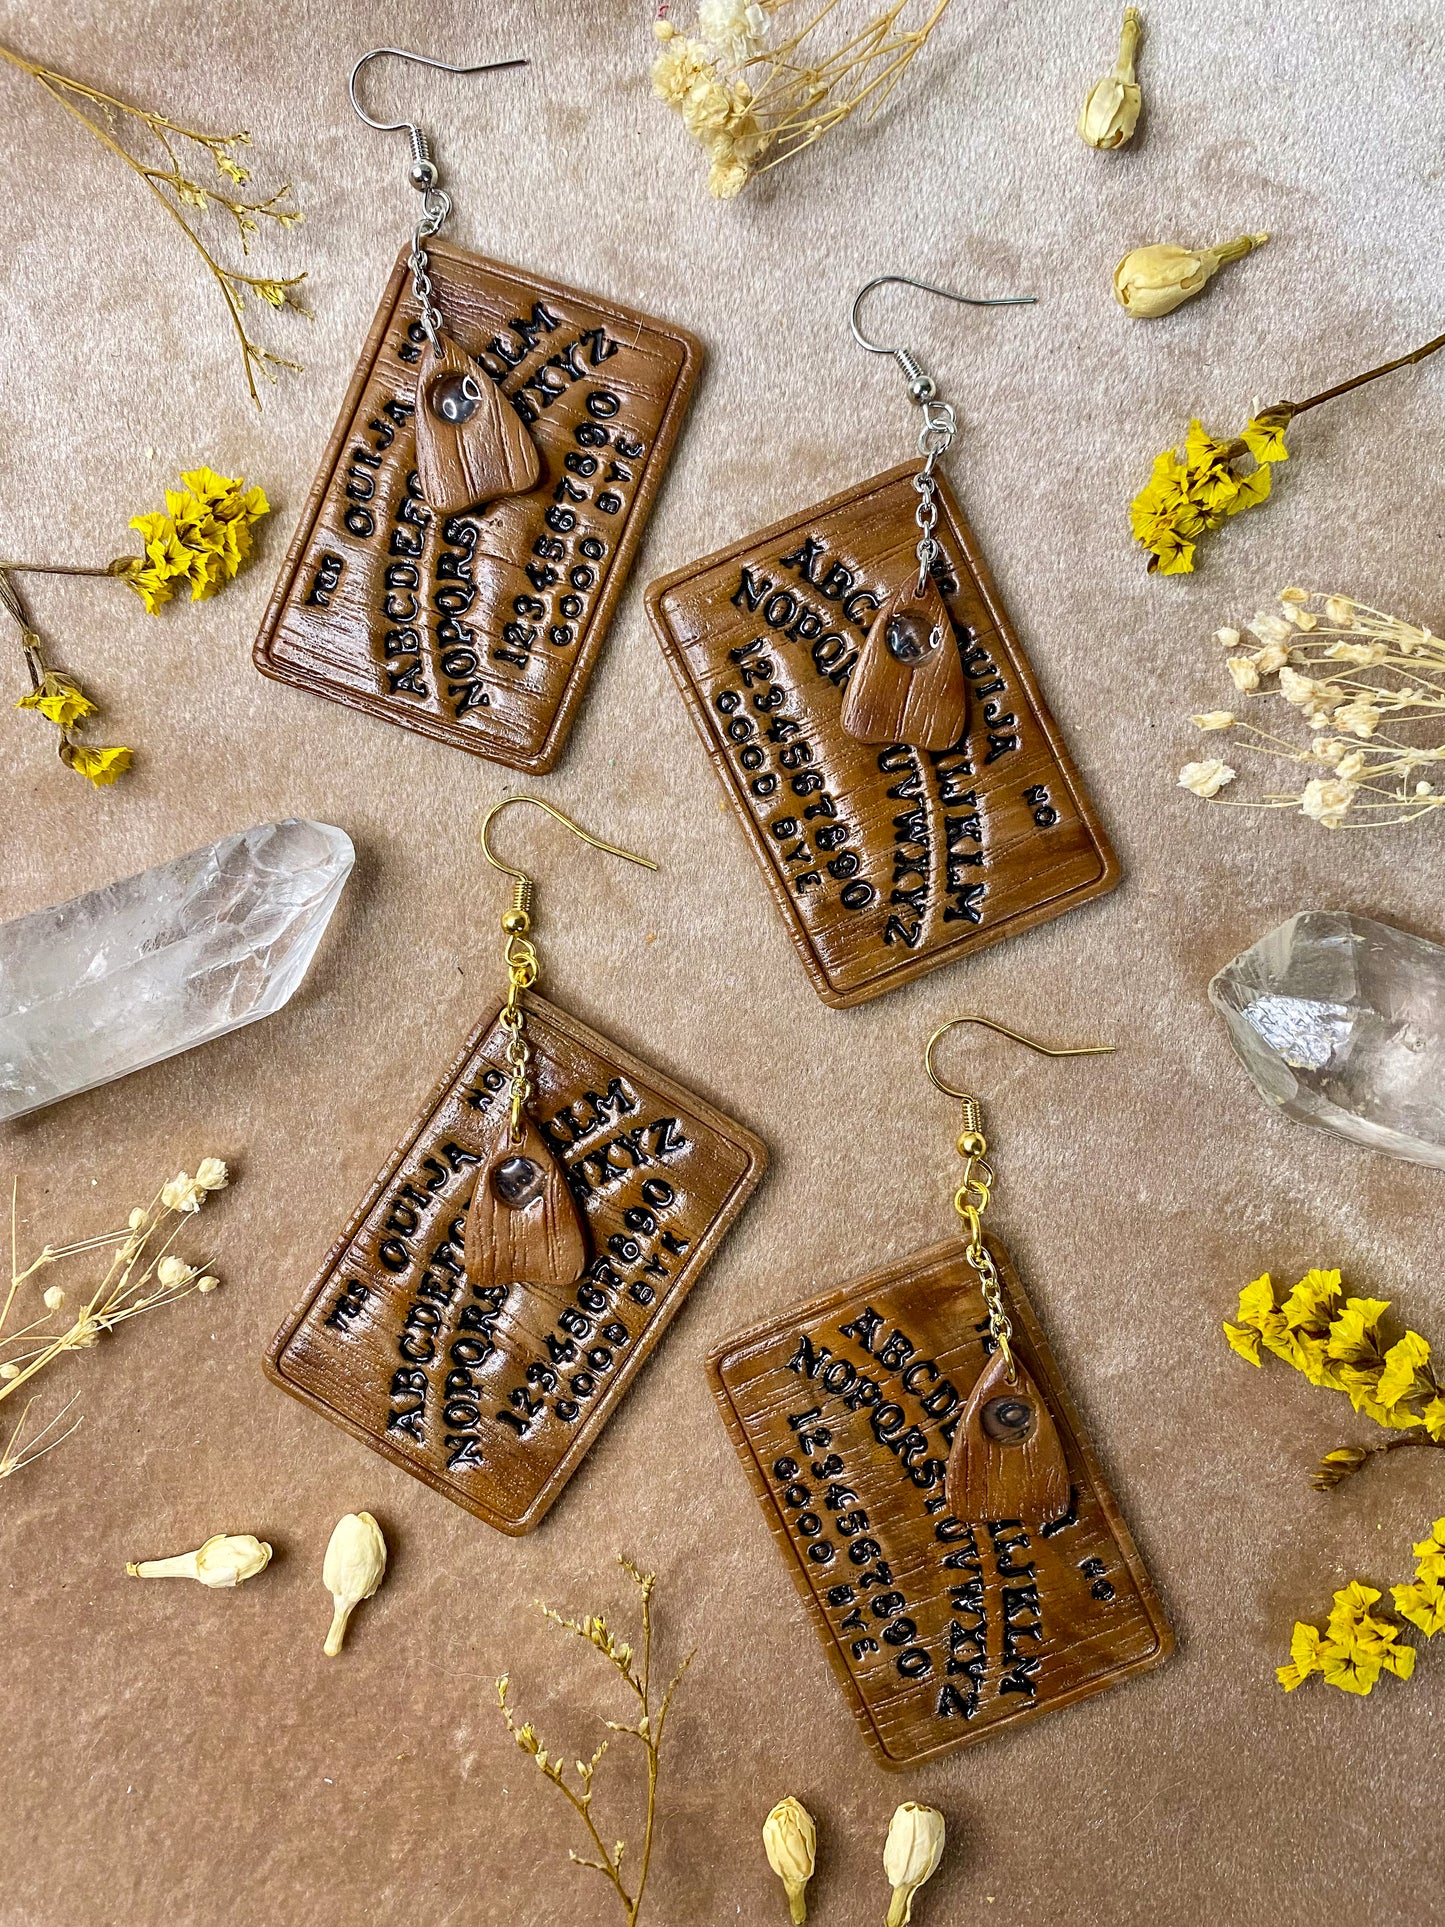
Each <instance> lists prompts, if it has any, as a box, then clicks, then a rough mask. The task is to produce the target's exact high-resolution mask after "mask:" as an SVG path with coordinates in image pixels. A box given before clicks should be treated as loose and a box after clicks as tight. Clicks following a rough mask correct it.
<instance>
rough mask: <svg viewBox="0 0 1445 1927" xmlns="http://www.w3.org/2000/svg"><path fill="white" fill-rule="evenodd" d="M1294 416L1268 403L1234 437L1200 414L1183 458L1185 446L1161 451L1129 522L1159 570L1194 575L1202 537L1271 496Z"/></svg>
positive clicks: (1285, 455) (1285, 456)
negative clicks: (1223, 436) (1223, 437)
mask: <svg viewBox="0 0 1445 1927" xmlns="http://www.w3.org/2000/svg"><path fill="white" fill-rule="evenodd" d="M1289 419H1290V417H1289V414H1288V413H1287V412H1284V411H1282V410H1278V409H1265V410H1264V412H1263V413H1262V414H1260V415H1257V416H1255V417H1254V419H1253V420H1251V421H1249V422H1247V423H1246V424H1245V427H1244V431H1243V433H1242V434H1241V435H1240V436H1239V437H1238V439H1237V440H1235V441H1232V442H1221V441H1216V440H1215V439H1214V437H1213V436H1212V435H1208V434H1206V433H1205V430H1204V425H1203V423H1202V422H1199V421H1192V422H1190V424H1189V433H1188V435H1187V436H1186V438H1185V442H1184V454H1183V456H1182V458H1181V456H1180V454H1179V451H1178V449H1177V448H1166V449H1165V450H1164V452H1163V454H1162V455H1160V456H1158V457H1157V458H1156V460H1155V463H1154V473H1153V474H1152V475H1151V476H1150V478H1149V481H1148V483H1147V484H1146V485H1145V487H1143V488H1142V489H1141V490H1140V491H1139V493H1138V494H1137V495H1136V496H1135V497H1134V500H1133V501H1132V502H1131V503H1130V505H1129V524H1130V527H1131V528H1132V529H1133V531H1134V539H1135V541H1136V542H1138V543H1139V544H1140V545H1141V546H1142V547H1144V548H1146V549H1147V550H1148V551H1149V572H1150V574H1151V575H1152V574H1153V573H1154V571H1155V570H1156V569H1157V570H1158V572H1159V574H1160V575H1188V574H1189V573H1190V572H1191V571H1192V570H1193V568H1194V549H1195V545H1196V543H1197V542H1198V540H1199V538H1200V536H1202V535H1206V534H1208V533H1209V532H1210V531H1211V530H1212V529H1217V528H1218V527H1219V526H1220V525H1221V524H1222V523H1223V522H1224V520H1225V518H1226V517H1227V516H1230V515H1238V514H1239V513H1240V512H1241V511H1242V510H1244V509H1250V508H1256V507H1258V505H1259V504H1260V503H1261V502H1263V501H1265V500H1266V499H1267V498H1268V495H1269V490H1270V482H1271V466H1272V464H1273V463H1275V462H1285V461H1288V460H1289V451H1288V449H1286V447H1285V445H1284V433H1285V429H1286V428H1287V427H1288V425H1289ZM1246 455H1249V456H1252V457H1253V458H1254V462H1255V466H1254V468H1252V469H1251V470H1249V472H1248V473H1247V474H1243V475H1239V474H1236V473H1235V465H1236V463H1238V462H1240V461H1241V460H1243V458H1244V457H1245V456H1246Z"/></svg>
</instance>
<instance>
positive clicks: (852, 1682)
mask: <svg viewBox="0 0 1445 1927" xmlns="http://www.w3.org/2000/svg"><path fill="white" fill-rule="evenodd" d="M989 1249H990V1250H991V1251H992V1253H993V1255H994V1260H995V1262H996V1264H997V1265H998V1269H999V1273H1000V1275H1001V1277H1002V1279H1003V1283H1004V1290H1005V1294H1006V1299H1007V1303H1008V1307H1009V1310H1010V1313H1011V1314H1012V1315H1013V1316H1014V1317H1015V1318H1016V1320H1017V1322H1018V1327H1019V1339H1020V1346H1019V1349H1020V1354H1021V1356H1022V1357H1025V1358H1027V1360H1028V1362H1029V1366H1030V1368H1031V1375H1032V1377H1033V1379H1034V1382H1035V1384H1036V1385H1037V1386H1038V1388H1039V1390H1040V1391H1041V1392H1042V1393H1043V1395H1044V1397H1045V1399H1046V1401H1047V1403H1048V1406H1049V1408H1050V1410H1051V1412H1052V1414H1053V1416H1054V1420H1055V1424H1056V1428H1057V1431H1058V1434H1059V1440H1060V1443H1061V1444H1062V1446H1063V1448H1064V1453H1065V1458H1066V1461H1067V1469H1068V1477H1069V1489H1068V1505H1067V1510H1066V1511H1065V1512H1064V1513H1063V1514H1062V1516H1061V1517H1059V1518H1056V1519H1052V1520H1050V1521H1049V1522H1048V1523H1045V1524H1043V1525H1042V1526H1041V1527H1038V1528H1029V1527H1026V1526H1025V1525H1024V1524H1023V1523H1022V1522H1021V1521H1020V1520H1018V1519H1016V1518H1005V1519H967V1518H961V1517H959V1516H957V1515H956V1514H955V1513H954V1512H953V1511H951V1510H950V1508H949V1500H948V1498H947V1497H946V1496H945V1491H944V1478H945V1467H946V1464H947V1460H948V1454H949V1447H950V1445H951V1443H952V1441H953V1439H954V1437H955V1436H956V1431H957V1427H958V1426H959V1424H961V1423H962V1420H963V1414H964V1411H965V1407H966V1403H967V1401H968V1398H969V1394H970V1391H971V1388H972V1387H973V1386H974V1385H975V1384H976V1382H977V1381H978V1379H979V1378H980V1376H981V1375H982V1374H985V1373H987V1372H988V1369H989V1363H990V1361H989V1355H988V1351H987V1334H988V1328H989V1321H988V1307H987V1305H986V1304H985V1302H984V1297H983V1292H982V1290H981V1288H980V1286H979V1282H978V1277H977V1274H976V1273H975V1272H974V1271H973V1270H972V1269H971V1268H970V1266H969V1265H968V1263H967V1261H966V1260H965V1258H964V1255H963V1246H962V1245H961V1244H960V1243H959V1242H958V1240H957V1239H950V1240H949V1241H948V1242H947V1243H945V1244H940V1245H934V1246H932V1247H930V1249H928V1250H926V1251H921V1252H915V1253H914V1254H913V1255H912V1256H911V1257H909V1258H905V1259H904V1260H903V1261H902V1262H901V1263H897V1264H892V1265H888V1266H885V1267H884V1268H883V1269H882V1270H879V1271H875V1272H871V1273H869V1274H868V1276H866V1277H863V1278H858V1279H855V1280H854V1281H853V1282H852V1283H850V1284H846V1285H843V1286H841V1287H839V1288H838V1289H837V1290H835V1291H830V1292H828V1293H826V1294H825V1295H824V1296H822V1297H818V1298H813V1299H810V1300H808V1301H807V1302H806V1303H805V1304H801V1305H797V1306H795V1307H794V1308H793V1309H792V1310H790V1311H787V1312H784V1313H782V1314H781V1315H779V1316H778V1317H776V1318H772V1319H770V1320H768V1322H767V1323H766V1324H763V1325H759V1326H757V1327H755V1328H754V1329H753V1330H751V1331H747V1332H742V1333H739V1334H738V1335H737V1336H736V1337H734V1338H730V1339H728V1340H726V1341H725V1342H724V1343H723V1344H722V1345H720V1346H718V1347H717V1349H716V1350H715V1351H714V1352H713V1353H712V1355H711V1357H710V1359H709V1369H710V1372H711V1375H712V1379H713V1384H714V1389H715V1392H716V1395H717V1398H718V1403H719V1404H720V1406H721V1408H722V1412H723V1417H724V1419H725V1420H726V1422H727V1427H728V1430H729V1432H730V1433H731V1434H732V1439H733V1443H734V1445H735V1446H736V1447H737V1449H738V1453H739V1455H740V1457H741V1458H742V1460H743V1464H744V1466H745V1467H746V1469H747V1472H748V1475H749V1477H750V1478H751V1480H752V1482H753V1485H754V1488H755V1489H756V1492H757V1495H758V1499H759V1501H760V1502H761V1505H762V1508H763V1513H764V1516H765V1517H766V1519H767V1523H768V1525H769V1527H770V1528H771V1530H772V1533H773V1536H774V1538H775V1540H776V1542H777V1544H778V1546H779V1548H780V1550H781V1551H782V1553H783V1555H784V1557H785V1558H786V1560H787V1562H788V1565H789V1568H790V1570H791V1572H792V1575H793V1578H794V1580H795V1581H796V1582H797V1586H798V1590H799V1592H800V1593H801V1594H802V1597H803V1600H804V1602H805V1605H806V1607H807V1611H808V1614H809V1616H810V1617H811V1619H812V1621H813V1626H814V1630H815V1631H816V1632H817V1634H818V1637H819V1639H820V1640H821V1641H822V1643H823V1647H824V1650H825V1651H826V1653H827V1655H828V1659H829V1662H830V1663H831V1665H832V1667H833V1670H834V1673H835V1674H836V1675H837V1678H838V1681H839V1683H840V1684H841V1686H842V1688H843V1691H844V1694H845V1696H846V1697H847V1700H848V1704H849V1706H850V1707H851V1708H852V1711H853V1714H854V1717H855V1718H856V1719H857V1721H858V1724H859V1725H860V1727H861V1728H862V1730H863V1733H864V1736H865V1737H866V1738H867V1740H868V1743H869V1744H870V1746H872V1748H873V1749H874V1751H875V1752H876V1753H877V1755H878V1757H879V1758H880V1759H881V1760H882V1762H883V1763H884V1765H885V1766H890V1767H903V1766H911V1765H915V1764H916V1763H918V1762H919V1761H921V1760H926V1759H930V1758H932V1757H934V1756H935V1755H937V1754H940V1753H947V1752H950V1751H951V1750H952V1749H953V1748H954V1747H958V1746H966V1745H967V1744H969V1742H970V1741H973V1740H979V1739H982V1738H984V1737H985V1736H986V1735H987V1734H990V1733H993V1732H996V1731H998V1730H999V1728H1001V1727H1004V1726H1012V1725H1016V1724H1017V1723H1018V1722H1019V1721H1021V1720H1025V1719H1030V1718H1032V1717H1034V1716H1035V1715H1037V1714H1039V1713H1043V1712H1047V1711H1048V1710H1049V1709H1050V1708H1052V1707H1059V1706H1068V1705H1072V1704H1073V1702H1074V1701H1076V1700H1079V1699H1083V1698H1084V1697H1086V1696H1087V1695H1088V1694H1090V1693H1096V1692H1098V1691H1100V1690H1101V1689H1102V1688H1103V1687H1105V1686H1112V1685H1115V1684H1117V1683H1118V1682H1119V1681H1121V1680H1125V1679H1128V1678H1130V1677H1131V1676H1132V1675H1134V1674H1136V1673H1139V1672H1143V1671H1144V1670H1146V1669H1147V1668H1149V1667H1151V1666H1156V1665H1158V1664H1159V1663H1160V1661H1161V1660H1164V1659H1166V1658H1167V1657H1168V1656H1169V1654H1170V1652H1171V1651H1172V1650H1173V1645H1174V1638H1173V1634H1172V1633H1171V1631H1170V1629H1169V1625H1168V1622H1167V1620H1166V1619H1165V1617H1164V1611H1163V1608H1162V1607H1161V1605H1160V1604H1159V1601H1158V1599H1157V1598H1156V1596H1155V1593H1154V1588H1153V1586H1152V1585H1151V1583H1150V1580H1149V1576H1148V1574H1147V1572H1146V1571H1145V1569H1144V1564H1143V1561H1142V1560H1141V1559H1140V1557H1139V1554H1138V1551H1137V1550H1136V1548H1135V1545H1134V1541H1133V1539H1132V1538H1131V1537H1130V1535H1129V1529H1128V1527H1127V1526H1126V1525H1125V1524H1124V1521H1123V1518H1122V1517H1121V1516H1120V1513H1119V1508H1118V1506H1117V1505H1116V1503H1115V1501H1114V1495H1113V1494H1112V1492H1110V1490H1109V1487H1108V1485H1107V1483H1106V1482H1105V1479H1104V1475H1103V1472H1102V1470H1101V1469H1100V1466H1099V1463H1098V1461H1097V1459H1096V1458H1095V1456H1094V1453H1093V1450H1092V1448H1091V1447H1090V1444H1089V1442H1088V1440H1087V1439H1086V1438H1085V1436H1084V1434H1083V1431H1082V1428H1081V1427H1080V1424H1079V1419H1078V1414H1077V1413H1076V1412H1075V1410H1074V1406H1073V1402H1072V1400H1071V1399H1070V1397H1069V1394H1068V1392H1067V1390H1066V1389H1065V1387H1064V1384H1063V1380H1062V1378H1061V1377H1060V1375H1059V1371H1058V1367H1057V1366H1056V1365H1055V1364H1054V1361H1053V1359H1052V1357H1051V1355H1050V1353H1049V1349H1048V1345H1047V1343H1046V1342H1045V1339H1044V1336H1043V1333H1042V1332H1041V1331H1040V1329H1039V1325H1038V1321H1037V1319H1036V1318H1035V1317H1034V1314H1033V1310H1032V1307H1031V1306H1030V1305H1029V1302H1028V1300H1027V1298H1025V1296H1024V1294H1023V1290H1022V1287H1021V1286H1020V1284H1019V1282H1018V1279H1017V1277H1016V1276H1015V1274H1014V1271H1013V1268H1012V1265H1011V1264H1010V1262H1009V1258H1008V1254H1007V1252H1006V1251H1005V1250H1004V1248H1003V1246H1002V1245H1000V1244H998V1243H997V1242H996V1241H994V1240H993V1239H990V1240H989Z"/></svg>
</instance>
